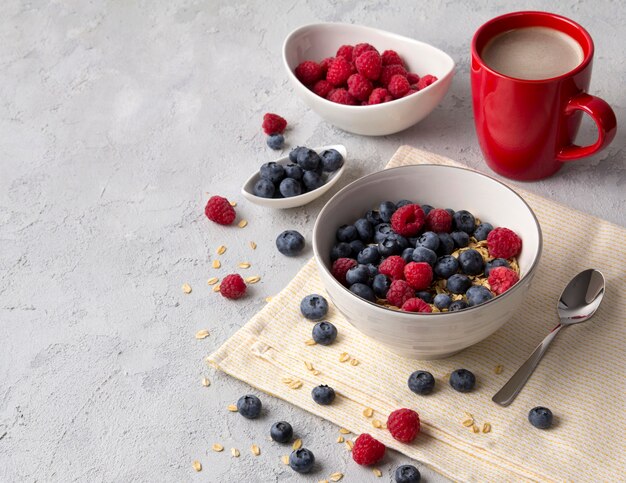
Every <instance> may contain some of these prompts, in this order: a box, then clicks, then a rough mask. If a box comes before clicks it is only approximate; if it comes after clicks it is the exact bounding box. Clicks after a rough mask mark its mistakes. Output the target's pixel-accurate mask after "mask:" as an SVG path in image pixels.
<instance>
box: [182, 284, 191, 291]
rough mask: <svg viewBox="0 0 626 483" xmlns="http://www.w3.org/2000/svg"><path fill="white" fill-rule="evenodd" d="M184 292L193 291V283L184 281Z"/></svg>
mask: <svg viewBox="0 0 626 483" xmlns="http://www.w3.org/2000/svg"><path fill="white" fill-rule="evenodd" d="M183 292H185V293H191V285H189V284H188V283H183Z"/></svg>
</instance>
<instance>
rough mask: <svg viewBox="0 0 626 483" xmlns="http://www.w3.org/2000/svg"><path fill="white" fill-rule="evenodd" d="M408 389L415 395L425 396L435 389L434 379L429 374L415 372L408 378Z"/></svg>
mask: <svg viewBox="0 0 626 483" xmlns="http://www.w3.org/2000/svg"><path fill="white" fill-rule="evenodd" d="M408 384H409V389H410V390H411V391H413V392H414V393H415V394H419V395H421V396H425V395H426V394H430V393H431V392H433V388H434V387H435V378H434V377H433V375H432V374H431V373H430V372H427V371H415V372H414V373H413V374H411V375H410V376H409V382H408Z"/></svg>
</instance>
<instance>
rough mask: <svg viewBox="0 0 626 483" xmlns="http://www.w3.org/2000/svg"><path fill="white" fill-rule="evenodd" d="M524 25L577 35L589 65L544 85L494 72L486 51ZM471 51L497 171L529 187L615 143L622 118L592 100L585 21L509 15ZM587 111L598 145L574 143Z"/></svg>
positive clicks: (479, 115) (486, 140) (481, 130)
mask: <svg viewBox="0 0 626 483" xmlns="http://www.w3.org/2000/svg"><path fill="white" fill-rule="evenodd" d="M524 27H548V28H550V29H555V30H558V31H560V32H563V33H565V34H567V35H569V36H570V37H572V38H573V39H574V40H575V41H576V42H578V44H579V45H580V46H581V48H582V51H583V61H582V62H581V63H580V64H579V65H578V66H577V67H575V68H574V69H572V70H571V71H569V72H567V73H565V74H563V75H560V76H557V77H553V78H549V79H541V80H526V79H517V78H513V77H509V76H506V75H504V74H501V73H499V72H497V71H495V70H493V69H491V68H490V67H489V66H488V65H487V64H486V63H485V62H484V61H483V59H482V57H481V54H482V51H483V49H484V47H485V45H486V44H487V43H488V42H489V41H490V40H491V39H493V38H494V37H495V36H497V35H499V34H501V33H503V32H507V31H510V30H513V29H519V28H524ZM471 49H472V52H471V55H472V65H471V82H472V101H473V107H474V123H475V126H476V133H477V136H478V141H479V143H480V147H481V149H482V152H483V154H484V156H485V159H486V161H487V164H488V165H489V167H490V168H491V169H493V170H494V171H495V172H496V173H499V174H501V175H503V176H506V177H508V178H511V179H516V180H523V181H530V180H538V179H542V178H547V177H549V176H551V175H553V174H554V173H556V172H557V171H558V170H559V169H560V168H561V167H562V166H563V163H564V162H567V161H572V160H575V159H579V158H582V157H585V156H590V155H592V154H594V153H597V152H598V151H600V150H601V149H603V148H605V147H606V146H607V145H608V144H609V143H610V142H611V141H612V140H613V138H614V137H615V132H616V130H617V121H616V119H615V113H614V112H613V110H612V109H611V107H610V106H609V105H608V104H607V103H606V102H605V101H603V100H602V99H600V98H598V97H595V96H592V95H590V94H587V90H588V88H589V81H590V79H591V67H592V60H593V52H594V46H593V40H592V39H591V36H590V35H589V33H587V31H586V30H585V29H584V28H582V27H581V26H580V25H578V24H577V23H575V22H573V21H572V20H569V19H567V18H565V17H562V16H560V15H556V14H552V13H547V12H514V13H509V14H506V15H502V16H500V17H496V18H494V19H492V20H490V21H488V22H487V23H485V24H484V25H483V26H482V27H480V28H479V29H478V30H477V31H476V33H475V34H474V38H473V39H472V47H471ZM583 113H587V114H588V115H589V116H591V118H592V119H593V120H594V122H595V123H596V125H597V127H598V139H597V141H596V142H595V143H594V144H592V145H589V146H577V145H575V144H574V139H575V138H576V134H577V132H578V128H579V127H580V122H581V119H582V114H583Z"/></svg>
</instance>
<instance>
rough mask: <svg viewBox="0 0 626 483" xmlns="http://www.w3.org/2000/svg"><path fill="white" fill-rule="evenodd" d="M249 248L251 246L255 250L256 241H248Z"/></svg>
mask: <svg viewBox="0 0 626 483" xmlns="http://www.w3.org/2000/svg"><path fill="white" fill-rule="evenodd" d="M250 248H252V249H253V250H256V243H254V242H253V241H251V242H250Z"/></svg>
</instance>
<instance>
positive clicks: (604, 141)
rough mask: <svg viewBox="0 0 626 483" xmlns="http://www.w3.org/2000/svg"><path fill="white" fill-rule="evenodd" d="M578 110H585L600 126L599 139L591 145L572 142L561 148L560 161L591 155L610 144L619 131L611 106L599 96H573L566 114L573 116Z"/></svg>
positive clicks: (558, 155) (557, 157)
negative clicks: (579, 144) (578, 144)
mask: <svg viewBox="0 0 626 483" xmlns="http://www.w3.org/2000/svg"><path fill="white" fill-rule="evenodd" d="M576 111H583V112H585V113H587V114H589V115H590V116H591V118H592V119H593V120H594V121H595V123H596V126H598V140H597V141H596V142H595V143H594V144H590V145H589V146H577V145H576V144H570V145H569V146H565V147H564V148H562V149H561V151H560V152H559V153H558V154H557V155H556V159H558V160H559V161H573V160H574V159H579V158H583V157H585V156H590V155H592V154H594V153H597V152H598V151H600V150H602V149H604V148H605V147H606V146H608V145H609V144H610V143H611V141H613V138H614V137H615V133H616V131H617V120H616V119H615V113H614V112H613V109H611V106H609V105H608V104H607V103H606V102H605V101H603V100H602V99H600V98H599V97H595V96H592V95H589V94H585V93H582V94H578V95H577V96H575V97H572V98H571V99H570V101H569V102H568V103H567V106H566V107H565V115H566V116H571V115H572V114H574V112H576Z"/></svg>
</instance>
